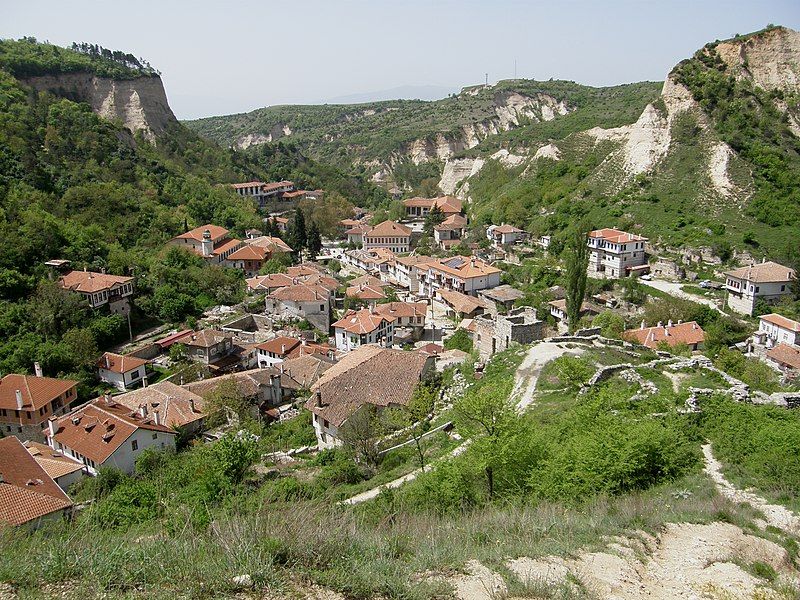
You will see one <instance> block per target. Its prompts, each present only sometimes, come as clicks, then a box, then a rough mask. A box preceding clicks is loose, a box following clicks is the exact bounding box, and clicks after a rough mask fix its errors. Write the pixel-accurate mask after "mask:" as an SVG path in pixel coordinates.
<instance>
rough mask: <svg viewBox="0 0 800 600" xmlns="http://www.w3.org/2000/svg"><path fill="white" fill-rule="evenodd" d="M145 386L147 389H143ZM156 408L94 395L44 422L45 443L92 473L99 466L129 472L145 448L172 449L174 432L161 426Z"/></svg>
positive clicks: (160, 418)
mask: <svg viewBox="0 0 800 600" xmlns="http://www.w3.org/2000/svg"><path fill="white" fill-rule="evenodd" d="M145 389H147V388H145ZM162 416H163V415H162V413H161V412H160V411H159V410H156V411H152V412H149V411H148V409H147V407H145V406H143V407H141V408H140V409H139V410H136V411H132V410H131V408H130V407H128V406H125V405H124V404H121V403H119V402H117V401H116V400H115V399H114V398H112V397H111V396H104V397H102V398H97V399H96V400H93V401H91V402H88V403H86V404H84V405H83V406H80V407H78V408H76V409H75V410H73V411H72V412H70V413H68V414H66V415H64V416H62V417H59V418H57V419H50V420H49V421H48V430H47V432H48V435H47V443H48V445H49V446H50V447H51V448H53V449H54V450H59V451H61V452H63V453H64V454H66V455H67V456H71V457H73V458H75V459H76V460H79V461H80V462H82V463H83V464H84V465H85V466H86V470H87V471H88V472H89V473H90V474H92V475H96V474H97V470H98V469H99V468H100V467H115V468H117V469H119V470H120V471H122V472H124V473H128V474H132V473H133V472H134V470H135V467H136V459H137V458H138V457H139V455H140V454H141V453H142V452H143V451H144V450H145V449H147V448H156V449H158V450H163V449H167V448H173V449H174V448H175V436H176V433H175V431H174V430H173V429H172V428H170V427H167V426H166V425H164V423H163V420H162Z"/></svg>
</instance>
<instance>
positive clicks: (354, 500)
mask: <svg viewBox="0 0 800 600" xmlns="http://www.w3.org/2000/svg"><path fill="white" fill-rule="evenodd" d="M468 446H469V440H467V441H465V442H464V443H462V444H461V445H460V446H456V447H455V448H453V450H452V451H450V452H448V453H447V454H445V455H444V456H442V457H440V458H437V459H436V460H434V461H433V462H432V463H430V464H429V465H427V466H426V467H425V468H424V469H422V468H420V469H415V470H413V471H411V472H410V473H406V474H405V475H403V476H402V477H398V478H397V479H393V480H392V481H390V482H389V483H384V484H383V485H379V486H378V487H374V488H372V489H371V490H367V491H366V492H361V493H360V494H356V495H355V496H351V497H350V498H347V499H346V500H342V501H341V502H340V503H339V504H350V505H353V504H361V503H362V502H366V501H367V500H372V499H373V498H376V497H377V496H378V494H380V493H381V490H382V489H384V488H389V489H395V488H399V487H400V486H401V485H403V484H405V483H408V482H409V481H413V480H414V479H416V478H417V476H418V475H419V474H420V473H424V472H425V470H430V469H431V467H432V466H433V465H435V464H436V463H437V462H439V461H441V460H446V459H448V458H453V457H454V456H458V455H459V454H461V453H462V452H464V450H466V449H467V447H468Z"/></svg>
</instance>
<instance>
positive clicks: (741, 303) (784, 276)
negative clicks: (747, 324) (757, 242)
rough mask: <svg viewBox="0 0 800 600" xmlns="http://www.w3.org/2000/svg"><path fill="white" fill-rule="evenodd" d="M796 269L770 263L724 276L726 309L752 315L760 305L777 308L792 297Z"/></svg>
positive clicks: (741, 269)
mask: <svg viewBox="0 0 800 600" xmlns="http://www.w3.org/2000/svg"><path fill="white" fill-rule="evenodd" d="M796 276H797V274H796V273H795V272H794V269H790V268H789V267H784V266H783V265H779V264H778V263H776V262H772V261H768V262H762V263H760V264H755V265H750V266H747V267H741V268H739V269H735V270H733V271H728V272H726V273H725V290H726V291H727V292H728V294H727V296H728V299H727V305H728V306H729V307H730V308H732V309H733V310H735V311H736V312H739V313H742V314H745V315H752V314H753V311H754V310H755V308H756V304H757V303H758V302H759V301H763V302H766V303H767V304H775V303H777V302H778V301H779V300H780V299H781V298H783V297H784V296H787V295H789V294H791V293H792V289H791V288H792V282H793V281H794V279H795V277H796Z"/></svg>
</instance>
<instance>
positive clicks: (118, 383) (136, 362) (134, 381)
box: [97, 352, 150, 392]
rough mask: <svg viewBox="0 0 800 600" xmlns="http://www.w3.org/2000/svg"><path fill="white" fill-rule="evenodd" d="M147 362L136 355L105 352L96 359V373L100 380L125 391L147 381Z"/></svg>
mask: <svg viewBox="0 0 800 600" xmlns="http://www.w3.org/2000/svg"><path fill="white" fill-rule="evenodd" d="M149 362H150V361H148V360H145V359H143V358H139V357H138V356H130V355H125V354H114V353H113V352H105V353H104V354H103V356H101V357H100V360H98V361H97V374H98V376H99V377H100V381H102V382H104V383H108V384H111V385H113V386H114V387H115V388H117V389H118V390H120V391H123V392H125V391H127V390H129V389H130V388H133V387H136V386H137V385H143V384H146V383H147V364H148V363H149Z"/></svg>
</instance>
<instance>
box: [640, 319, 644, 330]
mask: <svg viewBox="0 0 800 600" xmlns="http://www.w3.org/2000/svg"><path fill="white" fill-rule="evenodd" d="M639 329H644V319H642V322H641V324H640V325H639Z"/></svg>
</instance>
